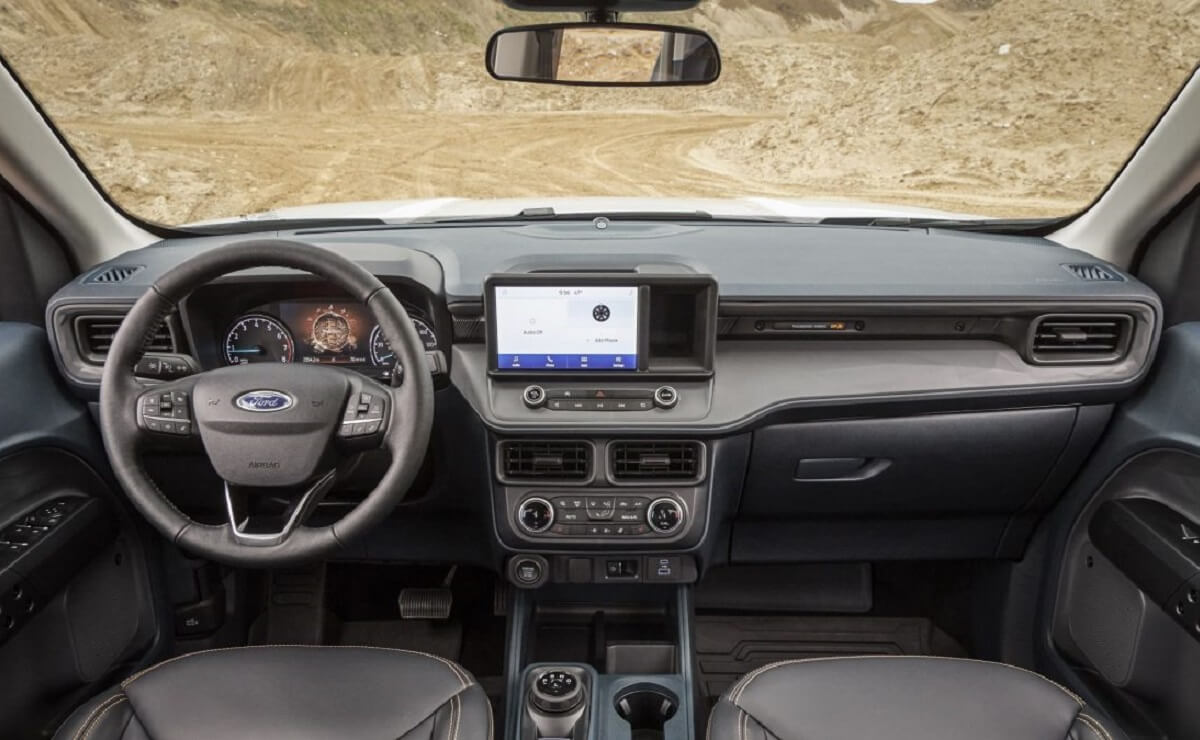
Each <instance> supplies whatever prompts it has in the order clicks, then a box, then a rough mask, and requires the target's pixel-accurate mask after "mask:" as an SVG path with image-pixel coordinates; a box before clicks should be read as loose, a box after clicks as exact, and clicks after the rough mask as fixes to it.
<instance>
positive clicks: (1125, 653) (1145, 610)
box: [1045, 324, 1200, 739]
mask: <svg viewBox="0 0 1200 740" xmlns="http://www.w3.org/2000/svg"><path fill="white" fill-rule="evenodd" d="M1113 419H1114V420H1113V424H1112V427H1111V428H1110V430H1109V432H1108V434H1107V435H1106V437H1105V438H1104V440H1103V441H1102V442H1101V444H1100V446H1099V447H1097V449H1096V451H1095V454H1094V455H1093V457H1092V460H1091V462H1089V464H1088V467H1087V468H1086V469H1085V471H1084V472H1083V473H1082V475H1081V476H1080V479H1079V480H1078V481H1077V482H1076V484H1075V486H1073V488H1072V493H1071V495H1070V497H1069V498H1068V500H1067V502H1066V503H1067V504H1068V505H1069V506H1073V511H1071V510H1068V511H1065V512H1063V515H1064V519H1063V521H1064V522H1066V523H1067V524H1068V526H1063V527H1062V529H1061V536H1060V538H1059V540H1058V543H1057V545H1058V547H1059V548H1060V549H1059V550H1058V551H1057V554H1059V555H1060V556H1061V559H1056V560H1052V561H1051V562H1059V563H1061V569H1060V570H1059V571H1058V573H1057V577H1055V578H1052V579H1050V591H1049V593H1048V595H1049V596H1050V597H1051V598H1050V600H1049V603H1050V604H1052V609H1053V610H1052V613H1051V615H1050V619H1049V624H1048V628H1049V632H1050V640H1049V642H1048V644H1047V646H1046V647H1047V650H1046V655H1045V658H1046V659H1047V660H1048V661H1051V662H1053V663H1056V664H1057V666H1058V668H1059V669H1060V670H1062V671H1066V672H1067V673H1068V674H1071V673H1073V674H1074V676H1075V677H1076V678H1077V679H1078V684H1079V685H1080V686H1082V687H1083V688H1084V690H1085V691H1086V690H1090V691H1091V692H1092V693H1094V694H1095V695H1097V697H1098V698H1099V700H1100V701H1101V702H1102V703H1103V704H1105V705H1107V706H1108V707H1109V709H1110V710H1111V712H1112V713H1113V715H1114V716H1115V717H1116V718H1117V719H1118V721H1120V722H1121V723H1122V724H1123V725H1125V729H1126V730H1127V731H1128V732H1129V734H1130V735H1131V737H1132V738H1135V739H1138V738H1180V739H1182V738H1196V737H1200V704H1198V703H1197V702H1196V701H1195V695H1196V688H1195V687H1196V686H1197V685H1200V683H1198V682H1200V590H1198V589H1200V324H1181V325H1179V326H1176V327H1173V328H1172V329H1170V330H1168V331H1167V332H1165V333H1164V334H1163V337H1162V343H1161V345H1160V349H1159V354H1158V359H1157V364H1156V366H1155V370H1154V373H1153V374H1152V375H1151V376H1150V378H1149V379H1148V380H1147V383H1146V384H1145V386H1144V387H1143V389H1142V391H1141V392H1140V393H1139V394H1138V395H1137V396H1136V397H1135V398H1133V399H1132V400H1130V401H1129V402H1128V403H1126V404H1124V405H1123V406H1122V407H1121V408H1120V409H1119V410H1118V412H1117V413H1116V414H1115V415H1114V417H1113Z"/></svg>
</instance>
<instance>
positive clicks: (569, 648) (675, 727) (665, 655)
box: [506, 586, 696, 740]
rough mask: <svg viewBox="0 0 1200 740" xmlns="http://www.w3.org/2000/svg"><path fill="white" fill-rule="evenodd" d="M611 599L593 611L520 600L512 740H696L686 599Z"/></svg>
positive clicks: (667, 592) (512, 642) (582, 604)
mask: <svg viewBox="0 0 1200 740" xmlns="http://www.w3.org/2000/svg"><path fill="white" fill-rule="evenodd" d="M594 595H595V594H594V592H592V596H593V597H594ZM606 596H607V597H608V598H607V599H606V600H605V601H600V602H597V601H592V600H590V599H589V598H587V596H586V595H585V594H584V593H583V592H575V593H572V592H571V591H570V590H569V589H568V590H562V589H559V590H557V591H555V592H554V593H553V595H552V596H549V597H547V596H541V595H539V596H538V597H536V598H535V597H532V596H527V595H525V593H520V592H519V593H518V594H517V596H516V598H515V599H514V601H513V603H512V605H511V606H512V614H511V619H510V622H509V624H510V632H509V637H508V645H509V655H508V671H509V674H508V681H509V683H508V685H509V687H510V691H509V693H508V707H507V715H508V717H509V727H508V728H507V731H506V735H507V736H508V737H512V738H517V739H518V740H543V739H549V738H570V739H571V740H607V739H610V738H611V739H614V740H615V739H616V738H634V739H635V740H693V737H694V732H695V716H696V715H695V698H694V697H695V692H696V687H695V685H694V679H693V672H692V656H693V653H692V648H691V625H690V614H691V604H690V591H689V590H688V588H687V587H685V586H678V587H673V588H671V589H655V590H652V591H651V592H649V593H647V592H646V591H641V592H637V593H636V594H632V595H631V592H628V591H626V592H624V593H622V592H621V591H619V590H614V591H610V592H609V593H607V594H606Z"/></svg>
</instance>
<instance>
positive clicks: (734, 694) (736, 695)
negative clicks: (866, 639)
mask: <svg viewBox="0 0 1200 740" xmlns="http://www.w3.org/2000/svg"><path fill="white" fill-rule="evenodd" d="M899 658H913V659H919V660H956V661H960V662H964V663H983V664H985V665H997V666H1004V667H1005V668H1011V669H1012V670H1014V671H1020V672H1021V673H1028V674H1029V675H1031V676H1036V677H1038V678H1040V679H1042V680H1043V681H1045V682H1046V683H1048V684H1050V685H1051V686H1054V687H1055V688H1057V689H1058V690H1059V691H1061V692H1063V693H1064V694H1066V695H1067V696H1069V697H1071V698H1072V699H1074V700H1075V703H1077V704H1078V705H1079V706H1080V707H1081V708H1082V707H1083V706H1084V702H1083V699H1080V698H1079V696H1077V695H1076V694H1075V693H1074V692H1072V691H1070V690H1069V689H1067V687H1065V686H1063V685H1062V684H1060V683H1058V682H1057V681H1054V680H1051V679H1050V678H1047V677H1046V676H1043V675H1042V674H1040V673H1036V672H1034V671H1031V670H1029V669H1027V668H1021V667H1020V666H1015V665H1010V664H1008V663H1000V662H996V661H991V660H977V659H975V658H952V657H949V656H940V655H842V656H835V657H827V658H798V659H794V660H781V661H779V662H777V663H771V664H768V665H765V666H762V667H761V668H758V669H757V670H754V671H752V672H751V673H749V674H747V675H746V676H745V677H744V678H742V680H741V681H739V682H738V683H736V684H734V686H733V688H732V689H730V691H729V700H730V701H731V702H733V703H734V704H735V705H736V703H737V702H738V701H739V700H741V698H742V694H744V693H745V692H746V689H747V688H749V686H750V682H751V681H753V680H754V679H756V678H758V677H759V676H760V675H762V674H764V673H766V672H768V671H772V670H775V669H776V668H782V667H783V666H787V665H794V664H797V663H817V662H824V661H834V660H895V659H899ZM1110 740H1111V738H1110Z"/></svg>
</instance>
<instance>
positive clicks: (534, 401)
mask: <svg viewBox="0 0 1200 740" xmlns="http://www.w3.org/2000/svg"><path fill="white" fill-rule="evenodd" d="M521 399H522V400H523V401H524V402H525V405H526V406H528V407H529V408H531V409H534V408H538V407H539V406H541V405H542V404H543V403H545V402H546V390H545V389H544V388H542V387H541V386H540V385H530V386H526V388H525V390H524V392H522V393H521Z"/></svg>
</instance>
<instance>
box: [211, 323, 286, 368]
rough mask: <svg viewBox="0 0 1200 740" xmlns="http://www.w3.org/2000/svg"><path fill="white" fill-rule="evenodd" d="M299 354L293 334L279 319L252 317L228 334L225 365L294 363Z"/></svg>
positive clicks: (230, 330) (233, 327) (235, 326)
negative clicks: (293, 342)
mask: <svg viewBox="0 0 1200 740" xmlns="http://www.w3.org/2000/svg"><path fill="white" fill-rule="evenodd" d="M294 354H295V346H294V345H293V344H292V335H291V333H289V332H288V330H287V328H286V327H285V326H284V325H283V324H282V323H280V322H279V321H278V320H277V319H273V318H271V317H270V316H266V315H263V314H249V315H247V316H243V317H241V318H240V319H238V320H237V321H236V322H235V323H234V325H233V326H232V327H230V329H229V331H228V332H226V333H225V363H226V364H228V365H245V364H247V363H251V362H291V361H292V358H293V356H294Z"/></svg>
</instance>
